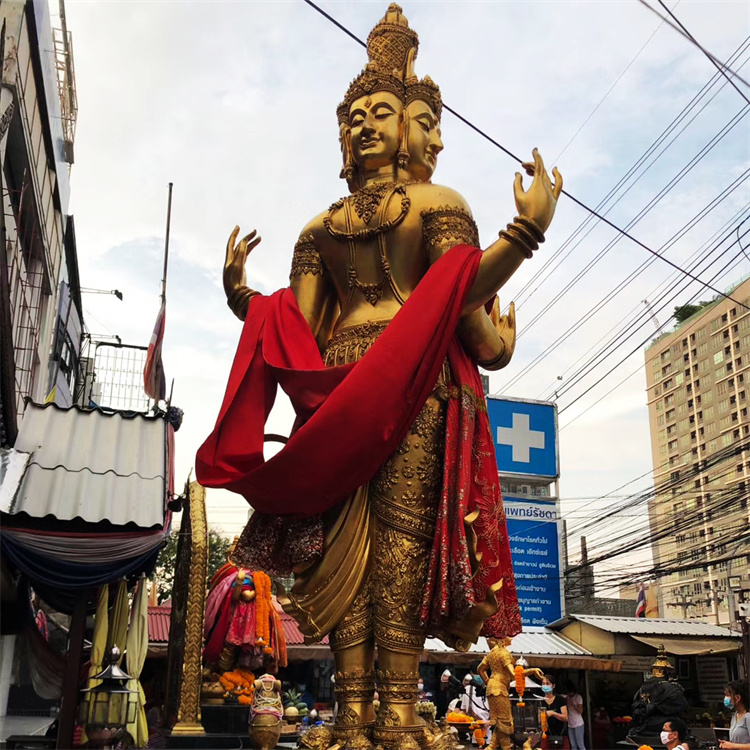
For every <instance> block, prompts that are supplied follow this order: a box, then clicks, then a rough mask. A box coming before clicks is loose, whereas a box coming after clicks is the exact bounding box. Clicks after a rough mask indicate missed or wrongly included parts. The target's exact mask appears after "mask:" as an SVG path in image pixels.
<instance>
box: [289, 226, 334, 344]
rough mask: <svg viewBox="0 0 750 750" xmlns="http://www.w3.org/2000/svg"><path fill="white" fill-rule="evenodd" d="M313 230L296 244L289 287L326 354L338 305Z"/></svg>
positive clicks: (305, 231)
mask: <svg viewBox="0 0 750 750" xmlns="http://www.w3.org/2000/svg"><path fill="white" fill-rule="evenodd" d="M312 229H313V227H312V226H311V225H308V226H307V227H305V229H303V230H302V234H300V237H299V239H298V240H297V242H296V244H295V245H294V255H293V256H292V270H291V272H290V274H289V286H290V287H291V289H292V291H293V292H294V296H295V297H296V299H297V305H298V306H299V309H300V312H301V313H302V315H303V316H304V318H305V320H306V321H307V324H308V325H309V326H310V330H311V331H312V332H313V335H314V336H315V340H316V341H317V343H318V348H319V349H320V350H321V351H323V349H324V348H325V346H326V344H327V343H328V340H329V339H330V337H331V331H332V330H333V326H334V323H335V322H336V317H337V315H338V303H337V301H336V295H335V291H334V289H333V285H332V283H331V280H330V277H329V274H328V271H327V270H326V267H325V264H324V263H323V260H322V258H321V257H320V253H319V252H318V250H317V248H316V247H315V235H314V233H313V231H312Z"/></svg>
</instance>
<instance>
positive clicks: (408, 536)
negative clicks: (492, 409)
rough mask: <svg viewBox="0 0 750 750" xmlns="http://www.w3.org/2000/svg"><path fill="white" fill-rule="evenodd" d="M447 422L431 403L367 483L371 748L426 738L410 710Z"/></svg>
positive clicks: (422, 637) (410, 743) (439, 404)
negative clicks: (373, 706) (373, 711)
mask: <svg viewBox="0 0 750 750" xmlns="http://www.w3.org/2000/svg"><path fill="white" fill-rule="evenodd" d="M444 424H445V404H444V402H442V401H439V400H438V399H437V398H434V397H431V398H430V399H428V401H427V403H426V404H425V406H424V408H423V409H422V411H421V412H420V414H419V416H418V417H417V419H416V420H415V422H414V424H413V425H412V427H411V428H410V430H409V433H408V434H407V436H406V437H405V438H404V440H403V441H402V443H401V445H400V446H399V448H398V449H397V450H396V452H395V453H394V454H393V455H392V456H391V457H390V458H389V459H388V461H387V462H386V463H385V464H384V465H383V467H382V468H381V469H380V471H379V472H378V475H377V476H376V477H375V479H374V480H373V482H372V487H373V490H374V492H373V494H372V497H373V507H374V509H375V514H376V534H375V538H376V544H375V553H374V556H373V565H374V569H373V603H374V608H375V642H376V643H377V646H378V666H379V669H378V675H377V676H378V692H379V696H380V708H379V709H378V715H377V720H376V723H375V742H376V744H382V745H383V746H384V747H386V748H408V747H409V746H411V747H415V744H414V743H415V742H416V743H418V744H419V745H422V746H423V745H425V744H426V743H427V741H428V739H429V738H428V735H427V732H426V731H425V725H424V722H423V721H422V720H421V719H419V718H418V717H417V715H416V712H415V710H414V706H415V703H416V701H417V681H418V679H419V660H420V657H421V655H422V649H423V647H424V640H425V629H424V628H423V627H422V626H421V625H420V621H419V610H420V607H421V604H422V597H423V595H424V588H425V583H426V579H427V570H428V565H429V556H430V551H431V549H432V544H433V541H434V536H435V519H436V516H437V507H438V502H439V493H440V488H441V485H442V473H443V472H442V445H443V436H444V428H445V427H444Z"/></svg>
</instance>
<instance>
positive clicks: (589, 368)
mask: <svg viewBox="0 0 750 750" xmlns="http://www.w3.org/2000/svg"><path fill="white" fill-rule="evenodd" d="M747 220H748V219H745V220H744V221H743V222H741V224H744V223H745V221H747ZM741 224H740V226H741ZM748 232H750V229H748V230H746V231H745V233H744V234H743V235H742V237H745V236H746V235H747V234H748ZM732 234H734V229H732V230H730V231H729V232H728V233H727V234H726V236H725V237H724V238H722V239H721V240H720V241H719V242H718V243H717V244H716V245H715V246H714V247H712V248H710V249H709V250H708V251H706V253H705V254H706V255H707V256H708V257H709V258H710V263H709V266H707V267H706V268H705V269H704V272H706V273H707V272H708V269H709V267H710V266H711V265H713V264H714V263H716V262H717V261H718V260H719V259H720V258H721V257H723V256H724V255H726V253H728V252H729V250H730V249H731V248H732V247H734V246H735V245H738V244H740V242H739V239H740V238H739V237H738V239H736V240H734V241H733V242H731V243H730V244H729V245H728V246H727V247H726V248H725V249H724V250H723V251H722V252H721V253H720V254H719V255H716V256H713V257H712V254H713V253H714V251H717V250H718V249H719V246H720V245H721V244H722V243H723V242H725V241H726V240H727V239H728V238H729V237H730V236H731V235H732ZM739 255H741V251H740V253H738V254H737V255H735V256H734V257H733V258H732V259H731V260H730V261H729V263H728V264H726V265H725V266H723V267H722V269H721V270H720V271H719V273H718V274H716V275H714V277H713V278H712V280H715V279H716V278H719V276H721V275H722V274H723V273H724V272H725V271H726V269H727V268H728V266H729V265H731V264H732V263H734V262H735V261H736V259H737V257H739ZM700 262H702V261H701V260H700V259H699V260H698V261H696V262H695V263H694V265H693V267H694V268H695V267H696V266H697V265H699V263H700ZM680 283H681V281H680V280H675V281H674V282H673V283H672V285H671V287H670V288H669V289H667V290H665V291H664V292H663V293H662V294H663V296H662V297H661V299H662V302H661V303H660V305H659V307H658V308H657V309H656V311H655V312H656V313H659V312H662V311H664V310H665V309H667V308H668V307H669V305H670V304H671V303H672V302H674V301H675V300H676V299H677V298H678V297H679V296H680V295H681V294H682V293H684V292H685V291H686V289H687V287H688V286H689V284H683V286H682V288H680V289H677V291H676V292H675V293H674V294H672V296H671V297H670V298H669V299H667V300H666V301H664V297H665V296H666V295H667V294H670V293H671V292H673V291H674V290H675V289H676V287H677V286H678V285H679V284H680ZM700 294H702V290H701V291H698V292H696V293H695V294H694V295H693V298H692V299H691V300H690V301H691V302H692V301H693V299H695V298H697V297H698V296H699V295H700ZM688 304H689V303H688ZM646 315H648V313H647V312H646V313H641V315H640V316H639V320H641V321H642V323H641V325H643V322H645V320H646ZM672 317H673V316H672V315H671V314H670V315H669V316H668V317H667V319H666V320H665V321H664V323H662V324H661V325H660V326H658V328H657V331H656V332H657V333H658V332H659V331H661V330H662V329H663V328H665V327H666V326H667V325H668V324H669V323H670V321H671V320H672ZM634 322H635V321H634ZM640 327H641V326H639V327H637V328H633V327H632V323H631V325H630V326H628V328H629V329H630V332H629V333H628V334H627V335H624V334H625V331H622V332H621V333H620V334H618V335H617V336H616V337H615V338H613V339H612V340H610V342H609V343H608V344H607V345H606V346H605V347H602V348H601V349H600V350H599V351H598V352H597V353H596V354H595V355H594V356H593V357H591V358H590V359H589V360H588V362H586V363H585V364H584V365H582V366H581V367H580V368H579V369H578V371H577V372H575V373H574V374H573V375H572V376H570V377H569V378H568V380H567V381H566V382H565V383H564V385H563V386H561V387H559V388H558V389H557V390H556V392H557V394H558V398H559V397H560V396H562V395H564V394H565V393H567V392H568V391H569V390H571V388H573V387H574V386H575V385H577V384H578V383H579V382H580V381H581V380H583V378H584V377H586V375H589V374H590V373H591V372H593V371H594V370H595V369H596V368H597V367H599V366H600V365H601V364H602V363H603V362H604V361H605V360H606V359H608V358H609V357H610V356H611V355H612V354H614V353H615V352H616V351H617V350H618V349H619V348H621V347H622V346H623V345H624V344H625V342H626V341H628V340H629V339H631V338H632V337H633V336H635V335H636V334H637V333H638V330H639V329H640ZM653 335H654V334H649V336H648V337H647V338H646V339H645V340H644V342H643V343H644V344H646V343H647V342H648V341H649V339H652V338H653ZM618 342H619V343H618ZM608 350H609V351H608ZM632 353H633V352H631V354H632Z"/></svg>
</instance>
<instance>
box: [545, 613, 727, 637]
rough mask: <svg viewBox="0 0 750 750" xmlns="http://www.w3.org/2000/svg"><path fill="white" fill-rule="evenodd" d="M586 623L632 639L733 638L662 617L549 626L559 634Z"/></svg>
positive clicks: (584, 618) (597, 618) (600, 618)
mask: <svg viewBox="0 0 750 750" xmlns="http://www.w3.org/2000/svg"><path fill="white" fill-rule="evenodd" d="M576 621H577V622H583V623H586V624H588V625H593V627H595V628H599V629H600V630H604V631H606V632H608V633H621V634H623V635H632V636H667V637H668V636H693V637H697V638H714V637H719V638H731V637H732V631H731V630H728V629H727V628H722V627H720V626H719V625H710V624H708V623H706V622H700V621H698V620H671V619H666V618H658V617H653V618H652V617H607V616H604V615H575V614H571V615H566V616H565V617H563V618H562V619H561V620H558V621H557V622H553V623H551V624H550V625H549V627H550V628H552V629H554V630H559V629H560V628H564V627H565V626H566V625H569V624H570V623H572V622H576Z"/></svg>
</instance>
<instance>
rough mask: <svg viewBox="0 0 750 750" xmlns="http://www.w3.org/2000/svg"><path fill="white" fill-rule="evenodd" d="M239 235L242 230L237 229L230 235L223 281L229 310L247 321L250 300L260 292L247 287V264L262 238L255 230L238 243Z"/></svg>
mask: <svg viewBox="0 0 750 750" xmlns="http://www.w3.org/2000/svg"><path fill="white" fill-rule="evenodd" d="M239 233H240V228H239V227H235V228H234V230H233V231H232V234H230V235H229V240H228V241H227V252H226V257H225V258H224V272H223V275H222V281H223V283H224V293H225V294H226V295H227V304H228V305H229V309H230V310H231V311H232V312H233V313H234V314H235V315H236V316H237V317H238V318H239V319H240V320H245V318H246V317H247V308H248V305H249V304H250V299H251V298H252V297H254V296H255V295H256V294H258V292H256V291H255V290H253V289H250V287H249V286H248V285H247V274H246V272H245V262H246V261H247V256H248V255H249V254H250V252H252V250H253V248H255V247H257V246H258V245H259V244H260V237H258V236H257V234H258V233H257V232H256V231H255V229H253V231H252V232H250V234H247V235H245V236H244V237H243V238H242V239H241V240H240V241H239V242H237V236H238V235H239Z"/></svg>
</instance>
